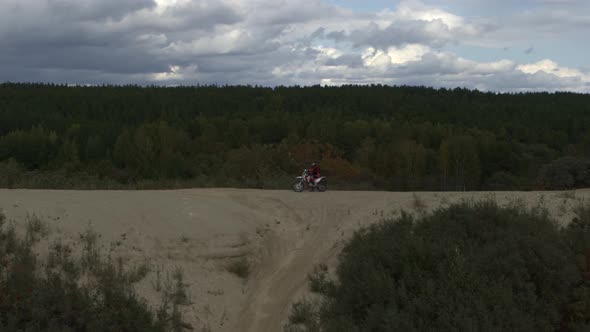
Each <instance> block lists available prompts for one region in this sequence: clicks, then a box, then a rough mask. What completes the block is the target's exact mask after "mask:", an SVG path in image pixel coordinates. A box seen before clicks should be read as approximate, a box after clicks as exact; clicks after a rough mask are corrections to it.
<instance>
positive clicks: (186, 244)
mask: <svg viewBox="0 0 590 332" xmlns="http://www.w3.org/2000/svg"><path fill="white" fill-rule="evenodd" d="M489 198H493V199H496V200H498V201H499V202H500V204H507V203H509V202H514V201H521V202H523V203H525V204H527V205H528V206H543V207H546V208H547V209H548V210H549V211H550V213H551V215H552V216H554V217H555V218H556V219H557V220H559V222H560V223H567V222H569V221H570V220H571V218H572V217H573V208H574V206H575V205H576V204H578V202H579V201H581V200H587V199H589V198H590V191H586V190H584V191H575V192H573V191H572V192H496V193H416V194H413V193H388V192H325V193H309V192H304V193H294V192H290V191H261V190H235V189H194V190H174V191H57V190H56V191H54V190H0V209H2V210H3V211H4V213H5V214H6V216H7V217H9V218H10V219H12V220H14V221H15V222H16V223H17V226H18V227H21V226H22V225H23V224H24V222H23V221H24V220H26V216H27V215H32V214H35V215H36V216H38V217H41V218H42V219H43V220H44V221H45V222H46V223H47V224H48V226H49V229H50V235H49V239H48V240H47V241H54V240H55V239H61V240H63V241H69V242H70V243H76V241H77V239H79V234H80V233H82V232H84V231H86V230H88V229H89V228H90V229H92V230H94V231H96V232H98V233H99V234H100V235H101V245H102V246H103V248H104V250H105V252H108V251H109V250H110V251H112V252H113V253H114V254H115V255H118V256H120V257H122V258H123V259H124V260H125V261H127V262H128V263H129V264H142V263H147V264H149V265H150V266H151V267H152V269H151V272H150V274H149V275H148V276H147V277H146V279H145V280H144V281H142V282H141V284H139V285H138V291H139V293H140V294H141V295H143V296H144V297H145V298H146V299H147V300H148V301H149V302H150V303H153V304H155V303H158V300H159V298H160V296H161V295H160V294H159V292H158V291H156V286H155V285H156V284H157V283H158V280H162V279H165V278H166V277H165V276H166V275H167V274H169V273H172V272H173V271H174V270H175V269H177V268H181V269H182V270H183V272H184V276H185V279H186V282H187V283H188V285H189V293H190V296H191V300H192V305H189V306H187V307H186V308H185V310H184V314H185V318H186V319H187V320H188V321H189V322H191V323H192V324H193V326H194V327H195V331H201V329H202V328H203V327H208V328H210V331H214V332H216V331H232V332H233V331H252V332H264V331H271V332H275V331H281V330H282V326H283V324H284V323H285V322H286V319H287V316H288V312H289V308H290V304H291V303H292V302H294V301H296V300H298V299H300V298H301V297H303V296H305V295H306V292H307V288H306V276H307V275H308V274H309V273H310V272H311V271H312V270H313V268H314V266H316V265H317V264H318V263H326V264H328V266H332V267H333V266H335V264H336V263H337V257H338V252H339V251H340V249H341V248H342V246H343V244H344V242H345V241H346V240H347V239H348V238H349V237H350V235H351V234H352V233H353V232H354V231H355V230H357V229H359V228H360V227H362V226H365V225H368V224H370V223H373V222H376V221H379V220H381V219H383V218H388V217H396V216H399V214H400V211H401V210H405V211H408V212H412V213H421V212H423V211H420V210H421V208H420V206H421V204H423V205H424V208H425V209H426V210H432V209H435V208H438V207H441V206H447V205H448V204H450V203H453V202H457V201H460V200H462V199H489ZM417 199H418V201H419V202H420V203H421V204H416V200H417ZM40 250H41V251H42V250H43V248H40ZM241 257H245V258H247V259H248V260H249V261H250V262H251V263H252V268H253V271H252V273H251V274H250V276H249V277H248V278H247V279H242V278H240V277H238V276H235V275H233V274H231V273H229V272H228V271H227V269H226V267H227V266H228V264H229V263H230V262H232V261H234V260H236V259H239V258H241ZM158 275H160V277H159V278H158Z"/></svg>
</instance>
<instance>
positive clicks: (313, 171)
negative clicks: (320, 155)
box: [309, 165, 320, 177]
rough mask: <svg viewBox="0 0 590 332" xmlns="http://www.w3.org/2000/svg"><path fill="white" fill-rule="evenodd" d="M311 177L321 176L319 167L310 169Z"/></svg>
mask: <svg viewBox="0 0 590 332" xmlns="http://www.w3.org/2000/svg"><path fill="white" fill-rule="evenodd" d="M309 175H311V176H315V177H319V176H320V167H319V166H318V165H315V166H312V167H311V168H310V169H309Z"/></svg>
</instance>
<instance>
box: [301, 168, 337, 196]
mask: <svg viewBox="0 0 590 332" xmlns="http://www.w3.org/2000/svg"><path fill="white" fill-rule="evenodd" d="M305 189H310V190H312V191H313V190H317V191H320V192H324V191H326V190H327V189H328V179H327V178H326V177H325V176H322V177H319V178H317V179H315V180H313V184H310V175H309V171H308V170H307V169H304V170H303V174H302V175H301V176H298V177H296V178H295V183H293V191H295V192H298V193H300V192H302V191H304V190H305Z"/></svg>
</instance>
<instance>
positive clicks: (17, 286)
mask: <svg viewBox="0 0 590 332" xmlns="http://www.w3.org/2000/svg"><path fill="white" fill-rule="evenodd" d="M46 234H47V227H46V225H45V224H43V223H42V221H41V220H40V219H38V218H36V217H31V218H29V221H28V224H27V227H26V234H25V236H24V238H23V239H21V238H19V237H18V236H17V234H16V232H15V231H14V227H13V226H12V225H7V223H6V217H5V216H4V215H3V214H2V213H0V294H2V295H1V296H0V331H182V330H185V329H187V328H189V327H190V326H188V325H187V324H186V323H184V321H183V320H182V316H181V315H180V312H179V310H178V306H177V304H178V303H177V302H173V301H163V304H162V306H161V308H160V309H159V310H158V312H157V315H155V314H154V313H153V312H152V311H151V310H150V308H149V306H148V305H147V303H146V302H145V300H143V299H141V298H139V297H138V295H137V294H136V293H135V291H134V288H133V285H134V284H135V283H137V282H138V281H140V280H141V279H143V278H144V277H145V276H146V274H147V273H148V269H147V265H140V266H137V267H129V266H125V264H124V263H123V261H122V260H121V259H112V258H111V257H110V256H107V257H104V256H103V255H102V254H101V253H100V251H99V250H98V249H97V246H96V244H97V242H96V239H97V236H96V234H95V233H93V232H91V231H88V232H86V233H84V234H82V235H81V240H82V243H83V253H82V257H81V258H79V259H78V258H76V257H74V256H73V254H72V252H73V249H72V248H71V247H70V246H68V245H65V244H63V243H61V242H56V243H54V244H53V245H52V246H51V248H50V250H49V254H48V257H47V259H46V260H43V261H41V260H39V259H38V258H37V256H36V254H35V253H34V252H33V250H32V248H33V246H34V245H35V244H37V243H38V242H39V240H40V239H41V238H42V237H44V236H45V235H46ZM175 278H176V279H178V278H179V277H178V276H175ZM180 280H181V281H182V279H181V277H180ZM176 286H177V287H176V292H174V296H175V297H179V296H180V295H179V294H180V293H179V292H180V291H183V290H184V288H179V287H178V283H177V285H176Z"/></svg>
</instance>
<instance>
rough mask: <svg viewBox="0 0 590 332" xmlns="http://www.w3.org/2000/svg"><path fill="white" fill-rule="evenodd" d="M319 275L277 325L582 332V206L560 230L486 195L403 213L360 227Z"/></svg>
mask: <svg viewBox="0 0 590 332" xmlns="http://www.w3.org/2000/svg"><path fill="white" fill-rule="evenodd" d="M326 275H327V272H326V269H325V268H324V267H320V268H318V269H316V271H315V272H314V274H312V276H310V286H311V289H312V291H315V292H318V293H319V294H320V296H321V298H322V301H320V302H319V305H317V306H316V307H312V306H310V305H309V304H308V303H307V302H305V301H304V302H301V303H298V304H297V305H296V306H294V307H293V311H292V313H293V314H292V317H291V320H290V324H288V325H287V326H285V331H308V332H309V331H588V330H590V206H588V205H580V206H579V207H578V208H577V209H576V218H575V219H574V221H573V222H572V223H571V224H570V225H569V226H567V227H566V228H559V227H558V226H557V223H556V222H555V221H553V220H551V219H550V218H549V217H548V214H547V213H546V211H543V210H541V209H538V208H535V209H532V210H529V209H526V208H524V207H523V206H519V205H517V204H513V205H509V206H508V207H500V206H498V205H497V203H495V202H493V201H483V202H463V203H460V204H454V205H451V206H450V207H448V208H443V209H439V210H437V211H434V212H432V213H431V214H428V215H425V216H423V217H421V218H419V219H416V218H414V217H413V216H411V215H409V214H403V215H402V216H401V217H400V218H397V219H394V220H385V221H383V222H381V223H378V224H375V225H372V226H370V227H368V228H365V229H363V230H361V231H358V232H357V233H356V234H355V235H354V236H353V238H352V239H351V240H350V241H349V242H348V244H347V245H346V246H345V248H344V249H343V251H342V253H341V255H340V260H339V265H338V266H337V268H336V271H335V277H334V278H333V279H327V277H326ZM303 313H306V314H307V315H309V316H308V317H307V318H305V317H302V315H304V314H303Z"/></svg>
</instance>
